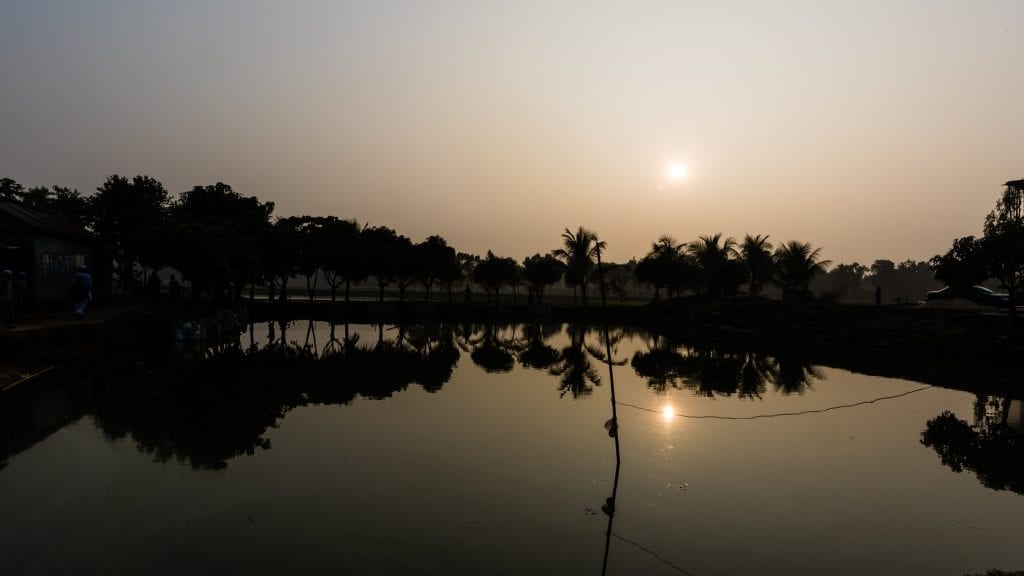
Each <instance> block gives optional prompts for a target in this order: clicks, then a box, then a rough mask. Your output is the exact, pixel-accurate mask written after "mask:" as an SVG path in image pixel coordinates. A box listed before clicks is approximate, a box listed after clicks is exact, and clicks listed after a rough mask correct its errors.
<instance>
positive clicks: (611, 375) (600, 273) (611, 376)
mask: <svg viewBox="0 0 1024 576" xmlns="http://www.w3.org/2000/svg"><path fill="white" fill-rule="evenodd" d="M597 280H598V282H600V283H601V287H600V288H601V312H602V315H603V317H604V346H605V363H606V364H608V385H609V387H610V388H611V397H612V398H611V400H612V419H611V421H610V422H611V426H610V427H609V428H608V434H610V435H611V437H612V438H613V439H614V440H615V480H614V481H613V482H612V495H611V496H609V497H608V498H607V499H605V504H604V506H602V507H601V509H602V510H603V511H604V513H605V514H607V515H608V529H607V530H606V531H605V535H604V559H603V561H602V563H601V576H604V575H605V573H606V572H607V570H608V551H609V549H610V548H611V540H612V520H614V518H615V498H616V496H617V495H618V492H619V470H620V469H621V467H622V453H621V450H620V448H619V417H618V412H617V404H616V402H615V371H614V369H613V366H612V340H611V337H610V334H609V329H608V295H607V291H606V290H605V283H604V267H603V264H602V263H601V246H600V245H598V246H597Z"/></svg>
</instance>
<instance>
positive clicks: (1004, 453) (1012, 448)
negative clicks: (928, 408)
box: [921, 395, 1024, 494]
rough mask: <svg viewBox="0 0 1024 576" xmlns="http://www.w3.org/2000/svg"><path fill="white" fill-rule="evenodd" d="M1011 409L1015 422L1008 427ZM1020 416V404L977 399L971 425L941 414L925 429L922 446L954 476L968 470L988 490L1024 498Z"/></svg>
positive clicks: (1018, 402) (946, 413)
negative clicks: (1021, 495) (1000, 491)
mask: <svg viewBox="0 0 1024 576" xmlns="http://www.w3.org/2000/svg"><path fill="white" fill-rule="evenodd" d="M1012 407H1016V410H1017V413H1018V415H1017V418H1018V419H1017V421H1016V422H1012V423H1011V422H1010V418H1009V417H1010V412H1011V408H1012ZM1020 412H1021V401H1020V400H1013V399H1010V398H999V397H994V396H981V395H979V396H978V397H977V399H976V400H975V403H974V424H973V425H972V424H968V423H967V422H966V421H964V420H960V419H959V418H957V417H956V416H955V415H954V414H953V413H952V412H949V411H946V412H943V413H942V414H940V415H938V416H936V417H935V418H932V419H931V420H929V421H928V423H927V424H926V425H925V429H924V431H923V432H922V433H921V443H922V444H924V445H925V446H928V447H931V448H932V449H934V450H935V452H936V454H938V455H939V458H940V459H941V460H942V463H943V464H945V465H946V466H949V468H950V469H952V470H953V471H954V472H963V471H964V470H970V471H971V472H974V474H975V475H976V476H977V478H978V481H979V482H981V484H982V485H983V486H985V487H987V488H991V489H993V490H1011V491H1013V492H1016V493H1018V494H1024V435H1022V433H1021V430H1020V426H1021V422H1020V420H1019V418H1020Z"/></svg>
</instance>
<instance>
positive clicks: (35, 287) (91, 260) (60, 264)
mask: <svg viewBox="0 0 1024 576" xmlns="http://www.w3.org/2000/svg"><path fill="white" fill-rule="evenodd" d="M32 248H33V250H32V259H33V261H32V272H31V274H30V277H29V284H30V288H29V289H30V290H32V294H33V301H34V302H36V303H47V302H60V301H63V300H64V299H65V298H66V297H67V293H68V286H69V285H70V284H71V277H72V276H73V275H74V273H75V270H76V269H78V268H79V267H80V266H87V267H89V268H90V269H92V268H94V267H95V264H96V252H95V247H94V246H93V245H90V244H87V243H84V242H76V241H74V240H64V239H61V238H54V237H52V236H42V235H39V236H36V237H35V239H34V242H33V247H32Z"/></svg>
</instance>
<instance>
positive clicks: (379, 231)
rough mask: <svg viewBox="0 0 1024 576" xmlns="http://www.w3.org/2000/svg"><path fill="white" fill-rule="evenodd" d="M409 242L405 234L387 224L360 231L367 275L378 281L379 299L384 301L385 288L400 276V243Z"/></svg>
mask: <svg viewBox="0 0 1024 576" xmlns="http://www.w3.org/2000/svg"><path fill="white" fill-rule="evenodd" d="M402 239H404V242H409V239H408V238H406V237H405V236H399V235H398V233H397V232H395V231H394V230H392V229H391V228H388V227H387V226H374V227H372V228H370V227H367V228H363V231H362V232H361V233H360V244H361V245H362V246H363V252H364V254H365V255H366V270H367V275H368V276H372V277H373V278H374V279H375V280H376V281H377V289H378V299H379V300H380V301H381V302H383V301H384V289H385V288H386V287H387V286H388V285H389V284H391V283H392V282H394V281H395V279H396V278H397V276H398V273H399V270H398V257H399V253H398V251H399V250H400V248H399V245H400V244H403V240H402Z"/></svg>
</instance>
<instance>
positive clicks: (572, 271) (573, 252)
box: [552, 226, 605, 306]
mask: <svg viewBox="0 0 1024 576" xmlns="http://www.w3.org/2000/svg"><path fill="white" fill-rule="evenodd" d="M604 248H605V242H603V241H601V240H598V238H597V234H596V233H595V232H592V231H590V230H587V229H586V228H584V227H582V226H580V227H579V228H578V229H577V230H576V233H575V234H574V233H572V232H571V231H570V230H569V229H568V228H566V229H565V232H563V233H562V248H559V249H558V250H555V251H554V252H552V255H554V256H555V257H556V258H558V259H560V260H562V262H564V263H565V266H566V271H565V283H566V285H568V286H573V287H576V286H578V287H579V288H580V298H581V300H582V301H583V305H584V306H586V305H587V284H589V283H590V276H591V274H593V272H594V269H595V259H596V257H597V252H598V250H603V249H604Z"/></svg>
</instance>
